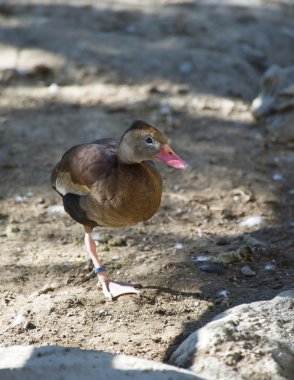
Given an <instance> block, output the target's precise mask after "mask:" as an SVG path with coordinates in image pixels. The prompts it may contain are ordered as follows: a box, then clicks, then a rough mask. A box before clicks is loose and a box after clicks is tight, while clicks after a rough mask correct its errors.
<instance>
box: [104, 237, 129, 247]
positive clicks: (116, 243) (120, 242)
mask: <svg viewBox="0 0 294 380" xmlns="http://www.w3.org/2000/svg"><path fill="white" fill-rule="evenodd" d="M108 245H110V246H111V247H125V246H126V245H127V241H126V239H125V238H124V237H120V236H117V237H114V238H112V239H110V240H109V242H108Z"/></svg>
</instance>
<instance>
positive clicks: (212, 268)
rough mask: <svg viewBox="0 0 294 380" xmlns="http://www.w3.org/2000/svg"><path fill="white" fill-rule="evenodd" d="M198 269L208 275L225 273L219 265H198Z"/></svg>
mask: <svg viewBox="0 0 294 380" xmlns="http://www.w3.org/2000/svg"><path fill="white" fill-rule="evenodd" d="M199 269H200V270H202V271H203V272H208V273H217V274H224V273H225V271H224V269H223V268H222V267H221V266H220V265H217V264H204V265H200V267H199Z"/></svg>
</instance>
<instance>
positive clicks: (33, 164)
mask: <svg viewBox="0 0 294 380" xmlns="http://www.w3.org/2000/svg"><path fill="white" fill-rule="evenodd" d="M293 20H294V4H293V2H292V1H282V0H280V1H278V0H276V1H274V0H273V1H271V0H269V1H267V0H246V1H243V0H222V1H216V0H194V1H192V0H191V1H188V0H187V1H181V0H162V1H159V0H149V1H148V0H140V1H139V0H137V1H136V0H125V1H123V0H122V1H119V0H118V1H112V0H99V1H90V0H51V1H49V0H48V1H46V0H32V1H23V0H15V1H14V0H9V1H1V2H0V175H1V181H0V195H1V198H0V204H1V208H0V239H1V251H0V265H1V266H0V278H1V280H0V293H1V297H2V301H3V305H4V306H5V307H4V308H2V309H1V311H0V316H1V319H2V326H4V329H5V331H4V332H3V334H2V338H1V339H3V341H2V342H1V343H2V344H3V342H5V345H8V344H16V343H20V342H22V343H36V344H44V343H50V344H58V345H61V344H62V345H77V346H80V347H84V348H96V349H102V350H105V351H111V352H123V353H125V354H133V355H137V356H141V357H145V358H155V359H159V360H167V359H168V358H169V355H170V353H171V352H172V351H173V350H174V349H175V347H176V346H177V345H178V343H179V342H180V341H182V340H183V338H184V337H185V336H187V335H188V334H189V333H190V332H191V331H194V330H195V328H196V327H199V326H202V325H203V324H204V323H205V322H206V321H208V320H210V319H211V318H212V316H214V315H216V314H217V313H218V312H220V311H222V310H225V309H226V308H228V307H229V306H231V305H236V304H239V303H243V302H250V301H253V300H257V299H268V298H272V297H273V296H274V295H276V294H277V292H280V291H282V290H285V289H288V288H289V287H290V286H291V284H293V228H294V209H293V205H294V178H293V161H294V152H293V148H294V145H293V141H294V133H293V123H292V122H293V120H294V117H293V104H294V102H293V97H294V96H293V94H294V90H293V83H294V75H293V71H291V66H292V67H293V65H294V25H293ZM289 68H290V69H289ZM268 70H270V72H268ZM287 70H288V71H287ZM292 70H293V69H292ZM265 72H268V73H269V74H268V76H267V77H266V78H265V79H262V78H264V73H265ZM262 80H263V82H262ZM261 83H263V86H261ZM258 94H259V98H258V100H257V101H256V102H255V105H254V107H253V108H251V103H252V101H253V100H254V99H255V98H256V97H257V96H258ZM285 102H286V103H285ZM135 119H144V120H146V121H147V122H149V123H151V124H153V125H154V126H156V127H157V128H159V129H160V130H162V131H163V132H164V133H165V134H166V135H167V136H168V138H169V140H170V143H171V146H172V147H173V148H174V149H175V151H176V152H177V153H178V154H179V155H180V156H181V157H183V159H185V160H187V161H188V162H190V163H191V164H192V169H191V171H190V172H188V173H185V172H178V171H176V170H173V169H171V168H167V167H163V166H160V167H159V168H160V171H161V172H162V174H163V177H164V183H165V190H164V194H163V202H162V207H161V209H160V211H159V213H158V214H157V215H156V216H155V217H154V218H153V219H152V220H151V221H149V222H147V223H145V224H142V225H138V226H135V227H133V228H126V229H121V230H119V231H112V230H104V231H98V232H97V234H96V239H97V249H98V252H99V254H100V255H101V256H103V261H104V262H105V264H107V265H108V267H109V270H110V275H111V277H118V278H120V279H132V280H134V281H137V282H140V283H142V285H143V286H144V287H145V288H144V289H143V297H142V298H141V299H140V300H137V299H136V298H132V297H129V298H123V299H121V300H119V302H117V303H112V304H110V303H107V304H105V301H104V298H103V294H102V292H101V290H97V288H96V282H97V281H96V279H95V278H93V277H92V276H91V269H92V268H91V265H89V263H88V261H87V257H86V255H85V252H84V248H83V241H82V238H83V234H82V229H81V227H80V226H78V225H77V224H76V223H74V222H73V221H72V220H71V219H70V218H69V217H68V216H66V215H65V214H64V213H63V212H62V207H61V199H60V198H59V197H58V195H57V194H55V193H54V192H53V191H52V190H51V187H50V173H51V170H52V168H53V166H54V165H55V163H56V162H57V161H58V160H59V159H60V157H61V155H62V154H63V153H64V152H65V151H66V150H67V149H68V148H70V147H71V146H72V145H75V144H79V143H82V142H89V141H92V140H95V139H97V138H100V137H117V138H119V137H120V136H121V134H122V133H123V131H124V130H125V129H126V128H127V127H128V126H129V125H130V124H131V122H132V121H133V120H135ZM291 120H292V122H290V121H291ZM118 237H119V239H118ZM244 247H245V248H246V249H247V248H248V250H249V253H250V254H249V256H250V257H248V256H247V257H245V258H244V257H242V255H241V256H240V249H241V251H242V249H244ZM224 255H225V257H226V258H225V259H222V258H223V256H224ZM199 256H200V257H201V256H204V257H205V256H206V257H210V258H211V257H214V259H210V260H207V261H210V262H211V261H212V262H216V263H217V266H216V267H212V268H214V270H213V269H211V268H210V269H209V267H208V271H207V268H206V270H200V268H199V265H200V263H199V260H198V259H197V258H199ZM216 257H218V259H216ZM197 260H198V261H197ZM244 268H245V269H244ZM211 272H212V273H211ZM28 300H29V301H28ZM40 305H42V307H41V306H40ZM28 310H29V312H28ZM19 315H20V316H22V317H23V319H21V318H20V319H15V318H16V317H17V316H19ZM150 316H151V317H152V318H150ZM13 321H14V322H13ZM15 321H16V322H15ZM19 321H21V322H19ZM24 321H26V322H30V323H31V324H29V325H28V324H26V325H24V323H25V322H24ZM142 325H144V326H145V328H144V329H142ZM25 326H26V327H25ZM28 326H30V327H28ZM142 342H145V343H144V344H142Z"/></svg>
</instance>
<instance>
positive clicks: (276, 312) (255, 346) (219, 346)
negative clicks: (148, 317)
mask: <svg viewBox="0 0 294 380" xmlns="http://www.w3.org/2000/svg"><path fill="white" fill-rule="evenodd" d="M170 363H171V364H174V365H177V366H180V367H185V368H187V367H190V368H189V369H190V370H192V371H194V373H196V374H197V375H198V376H200V377H201V378H202V379H209V380H214V379H215V380H219V379H226V380H233V379H234V380H237V379H250V380H285V379H289V380H290V379H294V290H290V291H286V292H283V293H280V294H279V295H278V296H276V297H275V298H273V299H272V300H270V301H261V302H254V303H251V304H244V305H240V306H236V307H234V308H232V309H229V310H227V311H226V312H224V313H222V314H220V315H218V316H217V317H216V318H215V319H214V320H213V321H212V322H210V323H208V324H207V325H205V326H204V327H203V328H201V329H199V330H198V331H196V332H195V333H193V334H191V335H190V336H189V337H188V338H187V339H186V340H185V341H184V342H183V343H182V344H181V345H180V346H179V347H178V348H177V350H176V351H175V352H174V353H173V355H172V356H171V359H170Z"/></svg>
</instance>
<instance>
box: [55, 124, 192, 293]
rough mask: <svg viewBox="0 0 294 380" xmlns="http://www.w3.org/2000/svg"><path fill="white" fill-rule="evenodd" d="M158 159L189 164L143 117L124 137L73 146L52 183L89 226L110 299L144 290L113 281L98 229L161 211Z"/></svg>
mask: <svg viewBox="0 0 294 380" xmlns="http://www.w3.org/2000/svg"><path fill="white" fill-rule="evenodd" d="M152 160H160V161H163V162H165V163H166V164H167V165H169V166H172V167H174V168H178V169H186V168H188V164H187V163H186V162H184V161H183V160H182V159H181V158H179V157H178V156H177V155H176V154H175V153H174V151H173V150H172V149H171V148H170V147H169V146H168V145H167V139H166V137H165V136H164V135H163V134H162V133H161V132H160V131H159V130H158V129H156V128H154V127H153V126H151V125H149V124H147V123H146V122H144V121H141V120H137V121H135V122H133V123H132V125H131V126H130V127H129V128H128V129H127V130H126V131H125V133H124V134H123V135H122V138H121V139H120V141H117V140H115V139H101V140H96V141H94V142H92V143H87V144H81V145H76V146H74V147H72V148H71V149H69V150H68V151H67V152H66V153H65V154H64V155H63V156H62V158H61V160H60V161H59V162H58V163H57V165H56V166H55V168H54V169H53V172H52V176H51V183H52V187H53V188H54V189H55V190H56V191H57V192H58V193H59V194H60V195H61V196H62V199H63V205H64V209H65V211H66V212H67V213H68V214H69V215H70V216H71V217H72V218H73V219H74V220H75V221H77V222H78V223H80V224H82V225H83V226H84V229H85V238H84V241H85V246H86V248H87V251H88V252H89V254H90V257H91V259H92V261H93V264H94V268H95V269H94V271H95V273H97V276H98V280H99V282H100V284H101V285H102V288H103V292H104V294H105V296H106V297H108V298H109V299H115V298H117V297H118V296H120V295H123V294H130V293H138V290H137V289H135V287H134V286H133V285H132V284H130V283H121V282H115V281H111V280H110V279H109V278H108V277H107V275H106V273H105V270H106V268H105V267H104V266H103V265H101V264H100V260H99V258H98V256H97V254H96V247H95V243H94V241H93V238H92V236H91V232H92V230H93V228H94V227H96V226H98V227H113V228H117V227H125V226H130V225H133V224H136V223H138V222H142V221H144V220H148V219H150V218H151V217H152V216H153V215H154V214H155V213H156V211H157V210H158V208H159V206H160V201H161V194H162V179H161V176H160V174H159V172H158V171H157V169H156V168H155V165H154V164H153V162H152Z"/></svg>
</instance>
